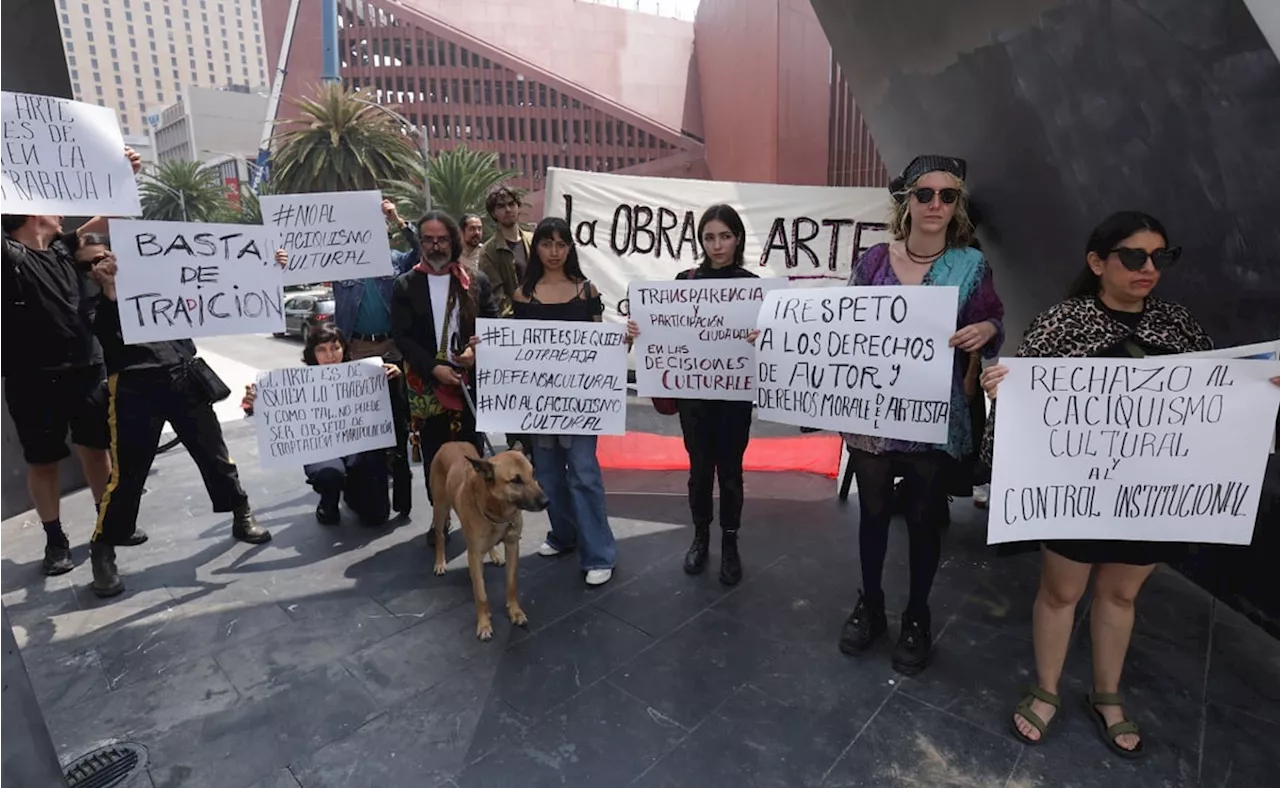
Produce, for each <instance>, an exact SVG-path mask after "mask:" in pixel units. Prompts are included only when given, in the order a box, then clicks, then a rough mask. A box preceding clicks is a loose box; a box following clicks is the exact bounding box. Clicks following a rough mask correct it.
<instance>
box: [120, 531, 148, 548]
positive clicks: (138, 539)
mask: <svg viewBox="0 0 1280 788" xmlns="http://www.w3.org/2000/svg"><path fill="white" fill-rule="evenodd" d="M148 538H149V537H148V536H147V532H146V531H144V530H142V529H141V528H137V527H134V529H133V533H131V534H129V538H128V539H125V540H124V543H125V545H126V546H128V547H137V546H138V545H140V544H142V543H143V542H145V541H147V539H148Z"/></svg>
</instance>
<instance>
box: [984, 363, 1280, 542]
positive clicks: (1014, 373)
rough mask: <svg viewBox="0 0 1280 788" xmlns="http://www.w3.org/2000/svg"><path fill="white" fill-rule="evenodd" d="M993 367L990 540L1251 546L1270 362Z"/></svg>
mask: <svg viewBox="0 0 1280 788" xmlns="http://www.w3.org/2000/svg"><path fill="white" fill-rule="evenodd" d="M1000 363H1001V364H1004V365H1006V366H1007V367H1008V368H1009V374H1008V376H1007V377H1006V378H1005V379H1004V380H1003V381H1002V382H1001V383H1000V391H999V397H1000V398H999V405H1000V407H999V409H998V411H997V413H998V414H999V415H998V416H997V417H996V443H995V448H994V453H993V461H992V482H991V511H990V518H989V524H988V526H987V528H988V530H987V542H988V543H990V544H997V543H1000V542H1011V541H1021V540H1033V539H1128V540H1142V541H1153V542H1166V541H1167V542H1212V543H1220V544H1249V542H1250V541H1251V540H1252V538H1253V524H1254V519H1255V517H1256V516H1257V511H1258V498H1259V495H1260V494H1261V491H1262V477H1263V473H1264V472H1265V470H1266V462H1267V448H1268V444H1269V443H1270V441H1271V429H1270V427H1271V425H1272V424H1274V423H1275V417H1276V409H1277V406H1280V388H1277V387H1276V386H1274V385H1272V384H1271V383H1270V382H1269V381H1268V379H1269V378H1270V377H1272V376H1275V375H1280V362H1275V361H1245V360H1234V359H1182V358H1176V359H1175V358H1169V359H1156V358H1149V359H1142V360H1127V359H1125V360H1122V359H1033V358H1012V359H1001V361H1000Z"/></svg>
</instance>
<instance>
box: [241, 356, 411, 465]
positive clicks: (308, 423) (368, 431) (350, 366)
mask: <svg viewBox="0 0 1280 788" xmlns="http://www.w3.org/2000/svg"><path fill="white" fill-rule="evenodd" d="M253 411H254V418H255V420H256V421H257V427H258V459H259V461H260V462H261V464H262V467H264V468H297V467H299V466H302V465H306V464H307V463H311V462H320V461H321V460H332V459H337V458H338V457H346V456H347V455H349V454H359V453H360V452H364V451H372V450H373V449H385V448H389V447H391V446H394V445H395V443H396V429H395V422H394V420H393V416H392V413H391V394H390V391H389V389H388V388H387V373H386V370H384V369H383V368H382V361H381V360H380V359H376V358H371V359H363V360H361V361H349V362H347V363H345V364H321V365H316V366H308V367H290V368H288V369H274V370H271V371H268V372H260V373H258V399H257V401H255V402H254V407H253Z"/></svg>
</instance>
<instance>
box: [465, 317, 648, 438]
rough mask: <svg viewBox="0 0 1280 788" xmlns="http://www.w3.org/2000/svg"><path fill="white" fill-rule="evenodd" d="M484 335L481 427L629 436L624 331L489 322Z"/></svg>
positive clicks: (479, 364) (482, 326) (559, 323)
mask: <svg viewBox="0 0 1280 788" xmlns="http://www.w3.org/2000/svg"><path fill="white" fill-rule="evenodd" d="M476 334H477V335H478V336H479V337H480V344H479V345H478V346H477V347H476V427H477V429H479V430H481V431H482V432H510V433H521V434H527V435H622V434H623V433H625V432H626V431H627V346H626V344H624V342H623V337H624V329H623V327H622V326H617V325H609V324H605V323H582V322H576V321H567V320H490V319H486V318H481V319H480V320H477V321H476Z"/></svg>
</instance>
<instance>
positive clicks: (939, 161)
mask: <svg viewBox="0 0 1280 788" xmlns="http://www.w3.org/2000/svg"><path fill="white" fill-rule="evenodd" d="M967 171H968V164H967V163H966V162H965V160H964V159H961V158H958V157H956V156H937V155H928V156H917V157H915V158H914V159H912V160H911V163H910V164H908V165H907V168H906V169H904V170H903V171H902V174H901V175H899V176H898V177H896V178H894V179H893V180H892V181H890V182H889V193H890V194H892V195H893V199H895V200H897V201H898V202H902V200H903V199H904V198H903V196H902V195H901V194H900V192H901V191H902V190H903V189H905V188H906V187H907V185H908V184H911V183H915V182H916V180H917V179H919V178H920V176H921V175H924V174H925V173H929V172H946V173H950V174H952V175H954V176H956V177H957V178H959V179H960V180H964V176H965V173H966V172H967Z"/></svg>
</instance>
